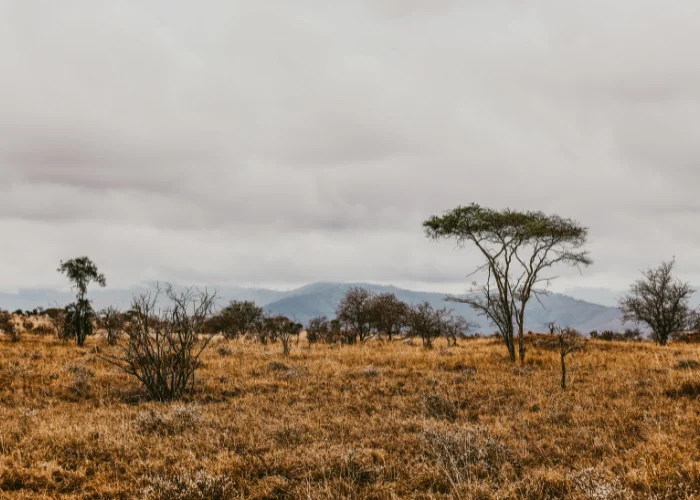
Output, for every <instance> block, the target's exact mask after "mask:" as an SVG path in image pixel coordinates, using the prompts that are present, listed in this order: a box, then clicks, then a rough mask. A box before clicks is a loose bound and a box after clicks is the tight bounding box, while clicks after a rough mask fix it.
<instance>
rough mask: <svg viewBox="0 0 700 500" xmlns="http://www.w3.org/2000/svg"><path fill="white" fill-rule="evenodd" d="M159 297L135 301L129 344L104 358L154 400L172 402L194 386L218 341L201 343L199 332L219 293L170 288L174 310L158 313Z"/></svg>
mask: <svg viewBox="0 0 700 500" xmlns="http://www.w3.org/2000/svg"><path fill="white" fill-rule="evenodd" d="M160 293H161V291H160V289H159V288H158V289H157V290H156V292H155V293H154V294H151V293H147V294H143V295H140V296H138V297H136V298H134V301H133V303H132V311H131V312H132V320H131V321H129V323H128V324H127V326H126V329H125V333H126V336H127V339H128V340H127V342H126V345H124V346H120V347H118V348H117V349H118V350H117V351H116V352H115V353H114V354H105V355H101V357H102V358H103V359H105V360H106V361H108V362H110V363H112V364H114V365H116V366H118V367H119V368H120V369H121V370H123V371H124V372H125V373H127V374H129V375H131V376H133V377H135V378H136V379H137V380H138V381H139V382H140V383H141V384H142V385H143V387H144V389H145V390H146V393H147V394H148V396H149V398H151V399H154V400H158V401H171V400H174V399H179V398H180V397H182V396H183V395H184V394H185V392H186V391H187V390H190V389H192V388H193V387H194V383H195V371H196V369H197V367H198V366H199V357H200V355H201V354H202V351H204V349H205V348H206V347H207V345H208V344H209V342H210V341H211V339H212V338H213V335H212V334H208V335H204V336H203V338H202V339H201V340H200V338H199V335H198V332H200V331H201V328H202V325H203V324H204V321H205V320H206V318H207V315H209V314H210V313H211V311H212V309H213V307H214V300H215V297H216V294H209V293H208V292H207V291H206V290H205V291H203V292H202V291H198V290H196V289H194V288H188V289H186V290H185V291H184V292H181V293H176V292H175V291H174V290H173V288H172V287H171V286H170V285H168V286H167V288H166V289H165V294H166V296H167V297H168V299H169V301H170V305H169V306H168V307H167V308H166V309H165V310H162V311H161V310H159V309H157V303H158V298H159V296H160Z"/></svg>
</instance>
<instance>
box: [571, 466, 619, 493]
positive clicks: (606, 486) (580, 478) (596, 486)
mask: <svg viewBox="0 0 700 500" xmlns="http://www.w3.org/2000/svg"><path fill="white" fill-rule="evenodd" d="M571 479H572V481H573V483H574V485H576V488H577V489H578V490H579V491H581V492H582V493H583V494H584V495H585V496H586V498H590V499H591V500H613V499H618V498H619V499H622V498H629V494H630V492H629V491H628V490H626V489H625V488H623V487H622V485H621V484H620V479H619V478H614V479H608V478H606V477H605V474H603V473H602V472H600V471H598V470H596V469H594V468H592V467H590V468H587V469H583V470H581V471H578V472H577V473H576V474H574V475H573V476H572V478H571Z"/></svg>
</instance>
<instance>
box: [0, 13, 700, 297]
mask: <svg viewBox="0 0 700 500" xmlns="http://www.w3.org/2000/svg"><path fill="white" fill-rule="evenodd" d="M698 20H700V2H698V1H697V0H686V1H684V0H675V1H674V0H671V1H668V2H661V1H658V0H653V1H652V0H617V1H614V2H611V1H609V0H585V1H584V0H581V1H578V0H567V1H562V0H540V1H515V0H510V1H506V0H463V1H457V0H366V1H359V0H353V1H350V0H347V1H340V0H337V1H332V0H318V1H310V0H309V1H306V0H295V1H289V0H280V1H273V0H245V1H243V0H241V1H231V0H227V1H198V2H192V1H176V0H152V1H147V0H138V1H136V0H133V1H131V0H118V1H117V0H115V1H108V0H102V1H95V0H83V1H78V0H61V1H60V2H58V1H55V0H45V1H39V0H0V173H1V174H2V176H1V177H0V234H1V235H2V239H1V241H2V244H1V245H0V276H1V277H2V279H1V280H0V290H2V291H12V290H16V289H18V288H24V287H65V286H67V283H66V282H65V278H64V277H62V276H60V275H58V273H56V267H57V265H58V262H59V260H61V259H66V258H70V257H74V256H78V255H83V254H86V255H89V256H90V257H91V258H92V259H93V260H94V261H95V262H96V263H97V264H98V266H99V267H100V268H101V269H102V270H103V271H104V272H105V273H106V274H107V280H108V284H109V285H110V286H111V287H126V286H129V285H133V284H137V283H141V282H143V281H146V280H153V279H160V280H171V281H175V282H182V283H198V284H205V283H206V284H222V285H223V284H231V285H256V286H272V287H278V288H289V287H293V286H295V285H299V284H304V283H308V282H312V281H318V280H343V281H372V282H378V283H393V284H396V285H399V286H410V287H413V288H421V289H430V290H441V291H455V292H459V291H462V290H464V289H465V287H466V286H467V284H468V280H467V279H466V278H465V275H466V274H467V273H469V272H470V271H471V270H472V267H473V265H474V264H476V263H477V262H478V260H476V256H475V254H473V253H472V252H469V251H459V250H456V249H455V248H454V245H452V244H450V243H447V242H445V243H435V242H431V241H429V240H427V239H426V238H425V236H424V234H423V232H422V228H421V221H422V220H423V219H425V218H427V217H428V216H430V215H432V214H437V213H441V212H442V211H443V210H445V209H449V208H453V207H454V206H457V205H459V204H468V203H470V202H472V201H475V202H479V203H481V204H484V205H486V206H490V207H494V208H505V207H512V208H518V209H536V210H543V211H546V212H553V213H558V214H561V215H563V216H567V217H572V218H575V219H577V220H579V221H580V222H582V223H583V224H584V225H586V226H588V227H590V241H591V243H590V245H589V248H590V250H591V252H592V256H593V258H594V259H595V265H594V266H592V267H591V268H589V269H587V270H585V271H584V274H583V276H581V275H579V274H578V272H576V271H567V270H562V271H561V272H560V273H559V274H560V275H561V278H560V280H559V281H558V282H556V283H555V285H554V288H555V289H557V290H569V291H571V290H572V289H573V288H574V287H577V288H579V287H584V288H585V287H596V288H612V289H619V288H625V287H626V286H627V284H628V283H629V282H630V281H631V280H632V279H635V278H636V277H637V276H638V274H639V271H640V270H641V269H642V268H644V267H647V266H649V265H652V264H654V265H655V264H657V263H659V262H660V261H661V260H662V259H669V258H671V257H672V256H674V255H675V256H676V259H677V264H678V272H679V273H680V274H681V275H682V277H684V278H685V279H688V280H691V281H693V282H694V283H698V284H700V256H699V254H698V252H697V248H698V247H699V246H700V225H699V224H698V217H697V216H698V212H699V211H700V195H699V194H698V188H699V187H700V58H698V56H697V48H698V47H700V30H698ZM582 293H585V290H584V291H582Z"/></svg>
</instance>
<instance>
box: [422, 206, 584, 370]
mask: <svg viewBox="0 0 700 500" xmlns="http://www.w3.org/2000/svg"><path fill="white" fill-rule="evenodd" d="M423 227H424V229H425V232H426V235H427V236H428V237H429V238H432V239H435V240H440V239H453V240H456V241H457V243H458V244H460V245H461V246H464V245H466V244H468V243H472V244H474V245H476V247H477V248H478V249H479V251H480V252H481V254H482V255H483V256H484V257H485V258H486V263H485V264H484V265H482V266H479V267H478V268H477V271H480V270H485V271H487V272H488V276H487V279H486V283H485V284H483V285H480V286H477V284H476V283H474V286H475V288H473V289H472V290H471V292H472V294H474V292H478V293H476V294H475V295H471V296H468V297H466V298H465V297H449V298H448V299H449V300H453V301H455V302H462V303H466V304H469V305H471V306H472V307H473V308H474V309H476V310H478V311H479V312H480V313H481V314H483V315H485V316H487V317H488V318H489V319H490V320H491V321H492V322H493V323H494V324H495V325H496V326H497V327H498V329H499V331H500V333H501V335H502V336H503V338H504V340H505V342H506V346H507V347H508V351H509V354H510V357H511V359H513V360H515V346H514V342H513V331H514V329H515V328H516V327H517V330H518V339H519V347H520V359H521V360H524V357H525V347H524V344H523V342H522V334H523V329H524V322H525V306H526V304H527V302H528V300H529V299H530V298H531V297H532V296H533V295H534V296H537V294H540V293H546V286H545V287H544V288H540V287H539V285H541V284H543V283H544V284H545V285H546V284H548V283H549V281H550V280H551V279H553V278H552V277H541V276H540V272H541V271H542V270H543V269H545V268H550V267H552V266H554V265H555V264H567V265H573V266H588V265H590V264H592V263H593V261H592V260H591V258H590V256H589V253H588V252H587V251H586V250H585V249H584V248H583V247H584V245H585V244H586V242H587V239H588V228H586V227H584V226H582V225H581V224H579V223H578V222H577V221H575V220H573V219H567V218H564V217H560V216H558V215H547V214H545V213H543V212H539V211H538V212H533V211H527V212H520V211H516V210H511V209H504V210H494V209H491V208H485V207H482V206H480V205H478V204H476V203H472V204H471V205H468V206H459V207H457V208H455V209H453V210H450V211H447V212H445V213H444V214H443V215H441V216H433V217H430V218H429V219H428V220H426V221H425V222H423Z"/></svg>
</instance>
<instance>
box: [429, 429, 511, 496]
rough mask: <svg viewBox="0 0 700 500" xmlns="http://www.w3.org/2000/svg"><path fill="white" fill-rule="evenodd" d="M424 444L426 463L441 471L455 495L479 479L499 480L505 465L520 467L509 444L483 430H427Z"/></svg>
mask: <svg viewBox="0 0 700 500" xmlns="http://www.w3.org/2000/svg"><path fill="white" fill-rule="evenodd" d="M421 442H422V448H423V452H424V455H425V458H426V460H427V461H428V462H430V463H433V464H435V465H436V466H437V467H438V468H439V469H440V470H441V472H442V473H443V474H444V475H445V477H446V479H447V480H448V481H449V483H450V485H451V486H452V488H453V490H455V492H457V491H459V489H460V487H461V486H463V485H465V484H467V483H470V482H472V481H475V480H477V479H485V478H496V477H498V476H499V472H500V471H501V469H502V468H503V467H504V466H505V465H506V464H510V465H511V466H513V467H515V468H518V467H519V466H520V464H519V460H518V458H517V457H516V456H515V455H514V454H513V453H512V451H511V450H510V449H509V448H508V446H507V445H506V443H505V442H504V441H503V440H501V439H499V438H496V437H493V436H490V435H489V434H488V432H487V431H486V429H483V428H478V427H476V428H458V429H438V428H432V429H427V430H426V431H424V432H423V434H422V436H421Z"/></svg>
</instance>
